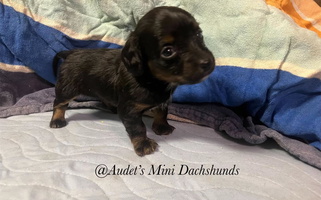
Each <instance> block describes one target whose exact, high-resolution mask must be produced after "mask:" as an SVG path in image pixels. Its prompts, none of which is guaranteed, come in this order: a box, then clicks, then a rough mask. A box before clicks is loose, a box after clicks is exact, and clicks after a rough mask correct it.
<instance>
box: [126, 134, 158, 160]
mask: <svg viewBox="0 0 321 200" xmlns="http://www.w3.org/2000/svg"><path fill="white" fill-rule="evenodd" d="M132 143H133V145H134V149H135V152H136V154H137V155H139V156H144V155H148V154H152V153H153V152H154V151H155V150H156V148H157V146H158V144H157V143H156V142H155V141H154V140H152V139H149V138H147V137H146V138H136V139H133V140H132Z"/></svg>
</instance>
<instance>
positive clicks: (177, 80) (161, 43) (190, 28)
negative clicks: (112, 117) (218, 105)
mask: <svg viewBox="0 0 321 200" xmlns="http://www.w3.org/2000/svg"><path fill="white" fill-rule="evenodd" d="M59 59H64V62H63V63H62V64H61V66H60V69H59V73H58V80H57V83H56V99H55V101H54V111H53V116H52V119H51V122H50V127H52V128H60V127H63V126H65V125H66V120H65V117H64V115H65V111H66V109H67V107H68V102H69V101H71V100H72V99H74V98H75V97H76V96H78V95H80V94H84V95H88V96H94V97H98V98H99V99H101V101H102V102H103V103H105V104H106V105H107V106H109V107H110V108H111V110H114V111H117V112H118V114H119V117H120V119H121V120H122V122H123V124H124V126H125V127H126V130H127V132H128V135H129V137H130V139H131V142H132V143H133V145H134V149H135V151H136V153H137V154H138V155H139V156H144V155H146V154H150V153H153V152H154V151H155V149H156V147H157V143H156V142H155V141H153V140H152V139H149V138H148V137H147V136H146V127H145V125H144V123H143V121H142V115H143V113H144V112H145V111H147V110H149V109H152V108H153V109H152V111H153V113H154V122H153V125H152V129H153V131H154V132H155V133H156V134H158V135H167V134H170V133H171V132H172V131H173V130H174V127H172V126H171V125H169V124H168V123H167V120H166V117H167V106H168V103H169V100H170V97H171V95H172V93H173V91H174V90H175V88H176V87H177V86H178V85H181V84H194V83H198V82H200V81H202V80H204V79H205V78H206V77H207V76H208V75H209V74H210V73H211V72H212V71H213V69H214V65H215V60H214V57H213V55H212V53H211V52H210V51H209V50H208V49H207V48H206V46H205V44H204V41H203V38H202V32H201V29H200V28H199V25H198V23H197V22H196V21H195V19H194V18H193V17H192V16H191V14H189V13H188V12H186V11H184V10H182V9H180V8H176V7H158V8H154V9H153V10H151V11H150V12H148V13H147V14H146V15H145V16H143V17H142V19H141V20H140V21H139V22H138V24H137V27H136V29H135V30H134V31H133V32H132V33H131V34H130V36H129V38H128V41H127V42H126V44H125V46H124V48H123V49H76V50H71V51H63V52H60V53H58V54H57V55H56V57H55V59H54V66H56V65H57V62H58V60H59Z"/></svg>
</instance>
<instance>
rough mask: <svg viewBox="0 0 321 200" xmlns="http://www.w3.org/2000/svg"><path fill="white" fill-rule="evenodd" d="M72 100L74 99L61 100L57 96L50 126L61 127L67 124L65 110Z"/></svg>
mask: <svg viewBox="0 0 321 200" xmlns="http://www.w3.org/2000/svg"><path fill="white" fill-rule="evenodd" d="M71 100H72V99H70V100H65V101H61V100H59V99H57V98H56V99H55V101H54V107H53V115H52V118H51V121H50V128H61V127H64V126H66V125H67V122H66V119H65V112H66V110H67V108H68V104H69V102H70V101H71Z"/></svg>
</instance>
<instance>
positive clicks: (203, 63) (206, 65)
mask: <svg viewBox="0 0 321 200" xmlns="http://www.w3.org/2000/svg"><path fill="white" fill-rule="evenodd" d="M200 67H201V68H202V69H203V70H204V71H205V72H206V71H208V70H210V69H211V67H212V62H211V61H210V60H206V59H202V60H200Z"/></svg>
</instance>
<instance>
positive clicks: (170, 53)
mask: <svg viewBox="0 0 321 200" xmlns="http://www.w3.org/2000/svg"><path fill="white" fill-rule="evenodd" d="M175 55H176V51H175V50H174V48H173V47H172V46H165V47H164V48H163V49H162V51H161V56H162V57H163V58H165V59H169V58H172V57H174V56H175Z"/></svg>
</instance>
